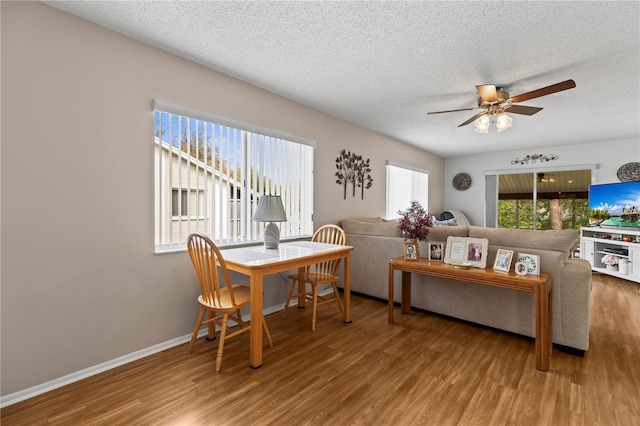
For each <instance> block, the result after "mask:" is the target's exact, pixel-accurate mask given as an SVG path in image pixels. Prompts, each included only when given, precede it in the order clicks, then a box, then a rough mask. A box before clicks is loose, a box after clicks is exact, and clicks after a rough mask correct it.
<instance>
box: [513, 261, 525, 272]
mask: <svg viewBox="0 0 640 426" xmlns="http://www.w3.org/2000/svg"><path fill="white" fill-rule="evenodd" d="M513 269H514V271H516V274H518V275H527V264H526V263H522V262H516V266H514V268H513Z"/></svg>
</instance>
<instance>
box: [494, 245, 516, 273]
mask: <svg viewBox="0 0 640 426" xmlns="http://www.w3.org/2000/svg"><path fill="white" fill-rule="evenodd" d="M512 259H513V250H505V249H498V251H497V252H496V258H495V260H494V261H493V269H494V270H496V271H503V272H509V269H511V260H512Z"/></svg>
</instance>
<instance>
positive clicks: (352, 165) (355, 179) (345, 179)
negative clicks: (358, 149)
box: [336, 149, 373, 200]
mask: <svg viewBox="0 0 640 426" xmlns="http://www.w3.org/2000/svg"><path fill="white" fill-rule="evenodd" d="M336 169H338V171H337V172H336V176H337V177H338V179H337V180H336V183H337V184H338V185H342V188H343V190H344V199H345V200H346V199H347V186H348V185H349V184H351V185H352V194H351V195H352V196H353V197H355V196H356V187H358V188H360V197H361V199H363V200H364V190H365V189H369V188H371V186H372V185H373V178H372V177H371V175H370V174H369V173H371V167H370V165H369V159H368V158H367V159H366V160H364V159H363V158H362V155H356V153H355V152H354V153H351V151H346V150H344V149H343V150H342V151H340V156H339V157H338V158H336Z"/></svg>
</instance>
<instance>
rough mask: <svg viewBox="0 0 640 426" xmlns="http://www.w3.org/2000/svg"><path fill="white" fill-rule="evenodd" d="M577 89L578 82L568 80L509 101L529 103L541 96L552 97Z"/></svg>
mask: <svg viewBox="0 0 640 426" xmlns="http://www.w3.org/2000/svg"><path fill="white" fill-rule="evenodd" d="M574 87H576V82H575V81H573V80H566V81H563V82H560V83H556V84H552V85H551V86H547V87H543V88H541V89H537V90H533V91H531V92H527V93H523V94H521V95H517V96H514V97H513V98H511V99H509V101H511V102H513V103H514V104H515V103H518V102H524V101H528V100H529V99H534V98H539V97H540V96H546V95H550V94H552V93H557V92H562V91H563V90H568V89H573V88H574Z"/></svg>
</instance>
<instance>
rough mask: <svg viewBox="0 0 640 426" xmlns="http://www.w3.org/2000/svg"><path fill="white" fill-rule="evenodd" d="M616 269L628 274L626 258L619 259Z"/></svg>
mask: <svg viewBox="0 0 640 426" xmlns="http://www.w3.org/2000/svg"><path fill="white" fill-rule="evenodd" d="M618 268H619V269H618V270H619V271H620V273H621V274H622V275H628V274H629V261H628V260H627V259H620V264H619V265H618Z"/></svg>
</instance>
